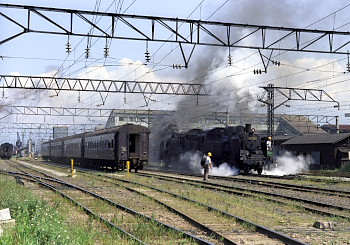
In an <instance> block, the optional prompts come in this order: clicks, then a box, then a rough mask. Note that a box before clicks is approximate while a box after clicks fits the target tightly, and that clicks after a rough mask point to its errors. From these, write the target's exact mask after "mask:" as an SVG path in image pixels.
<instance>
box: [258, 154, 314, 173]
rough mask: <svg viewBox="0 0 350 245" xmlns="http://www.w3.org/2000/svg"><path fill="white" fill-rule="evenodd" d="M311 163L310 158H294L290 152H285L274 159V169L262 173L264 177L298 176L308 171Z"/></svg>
mask: <svg viewBox="0 0 350 245" xmlns="http://www.w3.org/2000/svg"><path fill="white" fill-rule="evenodd" d="M313 162H314V160H313V159H312V157H311V156H301V155H300V156H294V155H293V154H292V153H290V152H285V153H284V154H283V155H281V156H279V157H277V158H276V165H277V167H276V168H274V169H272V170H270V171H264V172H263V173H264V174H266V175H279V176H283V175H289V174H298V173H301V172H303V171H306V170H308V168H309V165H310V164H312V163H313Z"/></svg>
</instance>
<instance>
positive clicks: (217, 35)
mask: <svg viewBox="0 0 350 245" xmlns="http://www.w3.org/2000/svg"><path fill="white" fill-rule="evenodd" d="M0 9H1V12H0V16H2V17H3V18H4V19H5V20H7V21H9V22H10V23H12V24H14V25H15V26H17V27H19V29H20V30H21V31H19V32H18V33H17V34H14V35H13V36H11V37H8V38H5V39H3V40H0V45H1V44H4V43H6V42H8V41H10V40H12V39H14V38H17V37H19V36H21V35H23V34H25V33H29V32H33V33H42V34H57V35H68V36H69V35H72V36H88V37H94V38H110V39H125V40H141V41H156V42H168V43H179V44H190V45H197V44H198V45H209V46H221V47H237V48H249V49H269V50H281V51H300V52H315V53H333V54H347V50H349V46H350V32H348V31H334V30H317V29H305V28H290V27H280V26H266V25H249V24H238V23H227V22H217V21H202V20H193V19H181V18H167V17H159V16H143V15H128V14H117V13H111V12H109V13H107V12H95V11H83V10H74V9H60V8H48V7H38V6H27V5H15V4H0ZM4 9H20V11H21V10H23V11H24V13H25V16H24V18H18V15H17V14H16V13H13V11H12V12H11V11H7V13H4V11H3V10H4ZM53 13H55V14H56V15H57V14H58V15H61V16H60V17H59V18H57V16H56V18H54V17H53V16H52V15H53ZM34 15H35V17H39V18H40V21H41V23H44V24H46V25H47V24H48V25H50V26H52V30H47V29H45V28H40V26H44V25H40V26H35V25H34V23H33V22H34V21H33V20H32V19H34V17H33V16H34ZM93 18H96V19H100V21H99V22H98V23H94V22H92V19H93ZM66 22H68V23H66ZM78 23H80V24H84V25H85V26H84V27H80V26H79V25H78ZM103 23H104V24H103ZM106 23H109V24H108V26H107V27H106ZM117 23H118V26H117ZM86 30H89V31H86ZM92 30H93V31H92ZM164 32H167V34H169V35H170V36H172V38H168V37H169V35H164ZM165 37H166V38H165ZM286 41H287V42H286ZM181 51H182V53H183V50H182V49H181ZM192 52H193V50H192ZM183 56H184V53H183ZM188 61H189V59H185V63H186V64H187V63H188Z"/></svg>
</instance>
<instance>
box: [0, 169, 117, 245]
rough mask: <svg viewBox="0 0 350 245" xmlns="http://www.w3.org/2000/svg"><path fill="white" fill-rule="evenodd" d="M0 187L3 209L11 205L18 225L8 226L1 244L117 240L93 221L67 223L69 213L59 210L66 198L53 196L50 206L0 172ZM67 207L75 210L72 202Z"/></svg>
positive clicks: (0, 203) (91, 242)
mask: <svg viewBox="0 0 350 245" xmlns="http://www.w3.org/2000/svg"><path fill="white" fill-rule="evenodd" d="M0 190H1V191H0V209H4V208H10V212H11V217H12V218H13V219H15V220H16V225H15V227H14V228H13V229H6V230H5V232H4V234H3V236H1V237H0V245H5V244H6V245H7V244H37V245H41V244H62V245H63V244H81V245H84V244H96V242H97V241H99V244H118V239H115V238H116V237H115V236H114V241H113V240H112V239H110V238H105V237H104V235H101V234H99V231H98V230H96V227H95V228H93V227H91V225H88V224H87V226H86V224H84V225H82V224H68V223H69V222H68V223H67V222H66V218H67V217H65V216H64V215H63V214H62V213H61V212H59V211H58V210H59V209H61V208H62V207H61V205H62V206H65V205H67V204H68V202H67V201H64V200H63V202H62V199H61V200H60V201H58V200H53V202H55V204H54V205H52V206H50V205H49V204H48V203H47V202H46V201H44V200H43V199H41V198H39V197H38V196H36V195H34V194H33V193H31V192H30V191H29V190H28V189H27V188H26V187H24V186H21V185H18V184H16V182H15V181H14V180H13V178H11V177H8V176H2V175H0ZM66 208H67V207H66ZM68 209H69V210H70V211H72V210H73V209H74V208H73V207H72V206H71V207H68ZM66 211H68V210H66ZM77 211H78V210H77ZM105 236H106V237H107V235H105ZM119 241H120V240H119Z"/></svg>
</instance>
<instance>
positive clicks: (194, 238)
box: [19, 164, 213, 245]
mask: <svg viewBox="0 0 350 245" xmlns="http://www.w3.org/2000/svg"><path fill="white" fill-rule="evenodd" d="M19 165H21V164H19ZM22 166H23V165H22ZM23 167H26V168H29V169H31V170H33V171H35V172H38V173H41V174H43V175H45V176H49V178H43V177H37V178H40V179H44V180H47V181H52V182H55V183H59V184H61V185H66V186H68V187H71V188H74V189H77V190H79V191H81V192H84V193H87V194H89V195H91V196H94V197H95V198H99V199H101V200H103V201H106V202H107V203H109V204H111V205H113V206H115V207H117V208H118V209H121V210H123V211H125V212H127V213H129V214H132V215H134V216H135V215H137V216H139V217H142V218H145V219H147V220H148V221H154V222H156V223H157V224H159V225H161V226H163V227H165V228H167V229H170V230H173V231H176V232H179V233H180V234H182V235H183V236H184V237H187V238H189V239H193V240H194V241H195V242H196V243H198V244H203V245H208V244H210V245H213V243H211V242H209V241H206V240H203V239H201V238H199V237H197V236H194V235H192V234H190V233H188V232H185V231H182V230H180V229H178V228H176V227H174V226H171V225H168V224H166V223H164V222H161V221H159V220H157V219H153V218H151V217H149V216H147V215H144V214H142V213H140V212H137V211H135V210H133V209H131V208H128V207H126V206H124V205H121V204H119V203H117V202H114V201H112V200H110V199H108V198H105V197H103V196H101V195H99V194H97V193H94V192H91V191H89V190H87V189H85V188H82V187H79V186H76V185H74V184H71V183H68V182H64V181H62V180H59V179H56V178H53V177H51V176H50V175H48V174H46V173H43V172H41V171H38V170H35V169H32V168H30V167H28V166H23Z"/></svg>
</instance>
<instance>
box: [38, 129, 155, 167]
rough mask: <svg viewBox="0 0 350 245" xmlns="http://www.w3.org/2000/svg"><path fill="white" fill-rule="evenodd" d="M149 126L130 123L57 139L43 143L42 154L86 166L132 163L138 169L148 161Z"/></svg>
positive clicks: (121, 165) (45, 156) (44, 156)
mask: <svg viewBox="0 0 350 245" xmlns="http://www.w3.org/2000/svg"><path fill="white" fill-rule="evenodd" d="M149 134H150V131H149V129H148V128H146V127H143V126H140V125H133V124H127V125H123V126H117V127H113V128H108V129H103V130H98V131H94V132H89V133H83V134H78V135H73V136H69V137H65V138H60V139H55V140H51V141H48V142H44V143H43V144H42V157H43V159H49V160H51V161H57V162H65V163H69V161H70V159H74V160H75V162H76V163H77V164H78V165H80V166H83V167H87V168H94V169H100V168H106V169H114V170H122V169H125V168H126V167H127V166H126V165H127V162H130V168H131V169H135V172H137V171H138V170H140V169H143V167H144V165H146V164H147V163H148V156H149Z"/></svg>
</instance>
